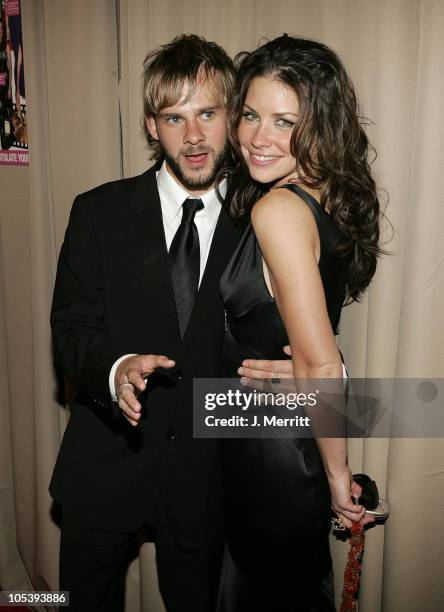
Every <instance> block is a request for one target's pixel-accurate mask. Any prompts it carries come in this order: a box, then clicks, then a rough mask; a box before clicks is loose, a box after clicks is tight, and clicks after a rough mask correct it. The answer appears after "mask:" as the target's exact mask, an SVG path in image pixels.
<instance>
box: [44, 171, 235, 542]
mask: <svg viewBox="0 0 444 612" xmlns="http://www.w3.org/2000/svg"><path fill="white" fill-rule="evenodd" d="M237 241H238V231H237V230H236V228H235V227H234V225H233V224H232V221H231V220H230V218H229V217H228V215H227V214H226V212H225V211H224V210H222V211H221V214H220V217H219V220H218V223H217V226H216V230H215V233H214V236H213V241H212V245H211V250H210V254H209V257H208V261H207V265H206V268H205V273H204V276H203V279H202V282H201V286H200V289H199V293H198V297H197V299H196V303H195V306H194V309H193V312H192V314H191V318H190V322H189V325H188V328H187V330H186V332H185V335H184V338H183V341H181V339H180V335H179V326H178V320H177V313H176V308H175V301H174V294H173V288H172V282H171V276H170V271H169V266H168V253H167V249H166V243H165V236H164V231H163V223H162V214H161V207H160V200H159V195H158V191H157V183H156V178H155V171H154V169H151V170H148V171H147V172H146V173H144V174H142V175H141V176H139V177H135V178H131V179H125V180H121V181H116V182H113V183H108V184H106V185H102V186H100V187H98V188H96V189H93V190H92V191H89V192H87V193H85V194H82V195H80V196H78V197H77V198H76V200H75V202H74V205H73V208H72V211H71V215H70V220H69V224H68V228H67V231H66V235H65V240H64V243H63V246H62V249H61V252H60V257H59V264H58V271H57V278H56V284H55V288H54V299H53V307H52V315H51V323H52V329H53V344H54V354H55V363H56V365H57V366H59V367H60V368H61V369H62V370H63V371H64V373H65V374H66V376H67V377H68V379H69V380H70V381H71V382H72V383H73V385H74V387H75V388H76V390H77V393H78V394H77V397H76V400H75V401H74V402H73V404H72V406H71V418H70V420H69V423H68V427H67V430H66V432H65V435H64V438H63V441H62V446H61V449H60V452H59V456H58V459H57V463H56V466H55V469H54V473H53V477H52V481H51V485H50V491H51V494H52V495H53V497H54V498H56V499H57V500H58V501H60V502H61V503H62V504H65V503H67V504H71V505H72V506H74V507H78V508H79V510H80V509H81V510H82V512H87V513H89V514H90V516H91V520H93V521H94V520H97V522H99V523H100V524H102V525H108V526H109V527H110V528H116V529H120V528H124V529H128V528H129V529H132V528H134V529H136V528H137V527H138V526H140V525H141V524H142V523H143V522H144V520H146V519H147V518H148V517H149V514H150V511H151V509H152V507H153V506H154V504H155V502H156V499H157V497H158V495H159V492H160V490H161V489H162V491H163V497H164V499H165V504H166V512H167V516H168V520H169V524H170V527H171V529H172V531H173V534H174V536H175V538H176V540H177V541H178V542H179V544H180V545H181V546H183V547H184V548H190V549H191V548H198V547H201V546H203V545H205V544H206V543H207V542H209V541H210V540H212V539H214V538H216V537H219V536H220V535H221V533H222V499H221V495H222V493H221V474H220V466H219V448H218V442H217V441H215V440H203V439H193V438H192V382H193V377H216V376H217V375H218V357H219V350H220V346H221V342H222V337H223V333H224V315H223V307H222V303H221V300H220V296H219V278H220V276H221V274H222V272H223V270H224V268H225V266H226V264H227V262H228V260H229V258H230V256H231V254H232V252H233V250H234V248H235V246H236V243H237ZM126 353H140V354H148V353H153V354H164V355H167V356H168V357H170V358H172V359H174V360H175V361H176V368H175V372H176V373H177V375H174V373H173V376H162V375H160V376H156V375H154V376H152V377H150V379H149V384H148V391H147V392H146V393H145V394H144V395H143V396H142V401H143V416H142V420H141V423H140V425H139V426H138V427H137V428H133V427H131V426H130V425H129V424H127V422H126V420H125V419H124V418H123V417H122V415H121V414H120V412H119V410H118V407H117V405H116V404H114V403H113V402H112V401H111V398H110V393H109V385H108V380H109V373H110V370H111V367H112V365H113V363H114V361H115V360H116V359H117V358H118V357H120V356H122V355H124V354H126Z"/></svg>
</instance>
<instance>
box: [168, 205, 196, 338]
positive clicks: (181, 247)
mask: <svg viewBox="0 0 444 612" xmlns="http://www.w3.org/2000/svg"><path fill="white" fill-rule="evenodd" d="M203 207H204V205H203V202H202V200H200V199H198V198H195V199H194V198H193V199H192V198H188V199H187V200H185V202H184V203H183V204H182V221H181V222H180V225H179V228H178V229H177V232H176V233H175V235H174V238H173V242H172V243H171V246H170V251H169V257H170V268H171V277H172V280H173V288H174V295H175V298H176V307H177V315H178V317H179V328H180V336H181V337H182V338H183V336H184V333H185V329H186V327H187V325H188V320H189V318H190V315H191V311H192V309H193V305H194V300H195V298H196V294H197V290H198V288H199V275H200V246H199V234H198V232H197V227H196V225H195V224H194V215H195V214H196V212H197V211H198V210H202V208H203Z"/></svg>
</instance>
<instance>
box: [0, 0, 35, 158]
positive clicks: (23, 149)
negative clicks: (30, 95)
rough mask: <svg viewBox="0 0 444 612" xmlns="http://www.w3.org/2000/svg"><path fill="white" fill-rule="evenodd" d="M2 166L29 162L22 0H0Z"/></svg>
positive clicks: (0, 139) (0, 155) (0, 133)
mask: <svg viewBox="0 0 444 612" xmlns="http://www.w3.org/2000/svg"><path fill="white" fill-rule="evenodd" d="M0 7H1V13H0V165H8V166H24V165H27V164H28V131H27V127H26V91H25V78H24V66H23V41H22V18H21V14H20V0H0Z"/></svg>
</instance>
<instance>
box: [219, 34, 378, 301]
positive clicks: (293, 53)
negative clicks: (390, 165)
mask: <svg viewBox="0 0 444 612" xmlns="http://www.w3.org/2000/svg"><path fill="white" fill-rule="evenodd" d="M235 63H236V65H237V67H238V73H237V79H236V83H235V87H234V93H233V95H232V97H231V100H230V103H229V108H228V116H229V140H230V144H231V145H232V148H233V151H232V153H231V156H230V159H229V161H228V168H227V169H225V171H226V173H227V174H228V176H229V192H228V194H227V200H226V201H228V202H230V212H231V213H232V215H233V216H234V217H235V218H236V219H238V220H239V221H242V220H245V219H246V218H248V217H249V215H250V212H251V209H252V207H253V205H254V204H255V202H256V201H257V200H258V199H259V198H260V197H261V196H262V195H263V194H264V192H265V191H267V190H268V189H269V188H270V185H262V184H260V183H257V182H255V181H253V180H252V179H251V177H250V175H249V172H248V167H247V165H246V163H245V161H244V159H243V156H242V154H241V151H240V146H239V140H238V137H237V130H238V126H239V123H240V120H241V117H242V113H243V107H244V103H245V98H246V96H247V92H248V88H249V86H250V83H251V81H252V80H253V79H254V78H256V77H268V78H271V79H276V80H277V81H280V82H282V83H284V84H285V85H288V86H289V87H291V88H292V89H293V91H294V92H295V93H296V95H297V96H298V101H299V115H298V119H297V122H296V124H295V127H294V130H293V133H292V136H291V141H290V150H291V152H292V154H293V156H294V157H295V159H296V173H297V175H298V176H299V177H303V179H301V181H300V182H301V184H302V185H304V184H305V185H307V186H310V187H313V188H316V189H319V190H320V193H321V198H320V204H321V206H322V208H323V209H324V210H326V211H327V212H328V213H329V214H330V216H331V218H332V219H333V220H334V221H335V223H336V225H337V226H338V228H339V229H340V230H341V231H342V233H343V234H344V235H345V236H346V237H347V238H349V240H348V241H346V242H347V243H348V247H346V248H347V249H348V250H353V256H352V258H351V259H352V261H351V267H350V274H349V279H348V285H347V300H348V301H354V300H358V299H359V297H360V295H361V294H362V292H363V291H364V289H365V288H366V287H367V286H368V284H369V283H370V281H371V279H372V277H373V275H374V273H375V270H376V260H377V256H378V255H379V254H380V253H382V252H383V251H382V250H381V249H380V247H379V222H380V214H381V213H380V207H379V202H378V196H377V190H376V185H375V181H374V179H373V177H372V175H371V171H370V161H369V157H370V154H371V153H372V152H374V149H373V148H372V147H371V146H370V144H369V141H368V138H367V136H366V134H365V132H364V130H363V127H362V125H363V123H364V120H363V119H362V118H361V117H360V116H359V114H358V105H357V100H356V96H355V92H354V88H353V84H352V82H351V80H350V78H349V77H348V75H347V73H346V71H345V69H344V66H343V65H342V62H341V60H340V59H339V57H338V56H337V55H336V54H335V53H334V52H333V51H332V50H331V49H329V48H328V47H326V46H325V45H323V44H321V43H319V42H316V41H313V40H309V39H305V38H296V37H291V36H288V35H286V34H284V35H283V36H280V37H279V38H276V39H274V40H272V41H270V42H267V43H266V44H264V45H262V46H261V47H259V48H258V49H256V50H255V51H253V52H252V53H246V52H244V53H240V54H239V55H238V56H237V57H236V60H235ZM374 157H376V155H375V156H374ZM342 248H344V247H342Z"/></svg>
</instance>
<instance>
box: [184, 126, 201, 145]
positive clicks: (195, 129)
mask: <svg viewBox="0 0 444 612" xmlns="http://www.w3.org/2000/svg"><path fill="white" fill-rule="evenodd" d="M186 127H187V129H186V132H185V135H184V142H189V143H190V144H197V143H198V142H202V141H203V140H205V134H204V133H203V131H202V130H201V128H200V126H199V123H198V122H197V121H195V120H193V121H189V122H188V123H187V126H186Z"/></svg>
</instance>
